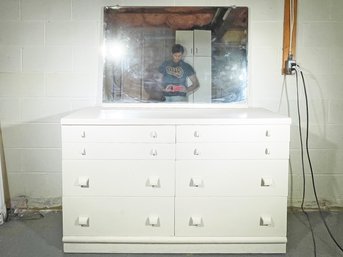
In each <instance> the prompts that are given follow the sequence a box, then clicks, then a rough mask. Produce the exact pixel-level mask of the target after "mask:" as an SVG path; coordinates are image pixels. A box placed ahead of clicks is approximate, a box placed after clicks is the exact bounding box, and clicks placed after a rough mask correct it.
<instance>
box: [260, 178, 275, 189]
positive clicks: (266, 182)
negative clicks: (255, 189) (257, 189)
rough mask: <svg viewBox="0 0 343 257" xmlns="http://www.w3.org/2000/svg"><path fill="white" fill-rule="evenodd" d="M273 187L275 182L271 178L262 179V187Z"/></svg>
mask: <svg viewBox="0 0 343 257" xmlns="http://www.w3.org/2000/svg"><path fill="white" fill-rule="evenodd" d="M272 185H273V180H272V179H271V178H261V186H262V187H270V186H272Z"/></svg>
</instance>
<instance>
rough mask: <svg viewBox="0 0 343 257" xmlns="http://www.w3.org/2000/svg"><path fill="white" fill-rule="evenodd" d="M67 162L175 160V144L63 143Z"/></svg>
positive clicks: (64, 157)
mask: <svg viewBox="0 0 343 257" xmlns="http://www.w3.org/2000/svg"><path fill="white" fill-rule="evenodd" d="M62 158H63V159H67V160H73V159H74V160H82V159H85V160H108V159H113V160H120V159H124V160H125V159H126V160H128V159H131V160H135V159H136V160H140V159H144V160H173V159H175V145H174V144H149V143H63V151H62Z"/></svg>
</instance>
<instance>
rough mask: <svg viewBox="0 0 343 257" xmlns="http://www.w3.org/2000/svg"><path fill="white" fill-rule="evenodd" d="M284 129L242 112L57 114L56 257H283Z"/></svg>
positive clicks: (276, 121)
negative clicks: (208, 256)
mask: <svg viewBox="0 0 343 257" xmlns="http://www.w3.org/2000/svg"><path fill="white" fill-rule="evenodd" d="M289 127H290V119H289V118H288V117H283V116H280V115H277V114H274V113H272V112H269V111H266V110H264V109H252V108H242V109H175V110H172V109H127V110H124V109H104V108H91V109H85V110H81V111H79V112H75V113H73V114H71V115H69V116H66V117H65V118H63V119H62V158H63V160H62V162H63V242H64V251H65V252H123V253H125V252H126V253H169V252H170V253H243V252H244V253H284V252H285V251H286V241H287V238H286V228H287V188H288V182H287V181H288V157H289Z"/></svg>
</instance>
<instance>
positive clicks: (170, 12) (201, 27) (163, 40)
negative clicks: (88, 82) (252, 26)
mask: <svg viewBox="0 0 343 257" xmlns="http://www.w3.org/2000/svg"><path fill="white" fill-rule="evenodd" d="M247 44H248V8H247V7H236V6H233V7H105V8H104V70H103V72H104V73H103V75H104V76H103V103H156V102H158V103H160V102H161V103H185V102H187V103H246V102H247V89H248V76H247V65H248V62H247V60H248V58H247V54H248V53H247V50H248V47H247Z"/></svg>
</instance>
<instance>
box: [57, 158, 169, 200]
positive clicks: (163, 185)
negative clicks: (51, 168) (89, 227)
mask: <svg viewBox="0 0 343 257" xmlns="http://www.w3.org/2000/svg"><path fill="white" fill-rule="evenodd" d="M174 170H175V162H174V161H169V160H166V161H165V160H162V161H160V160H154V161H144V160H135V161H131V160H117V161H112V160H64V161H63V195H64V196H174V186H175V182H174Z"/></svg>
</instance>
